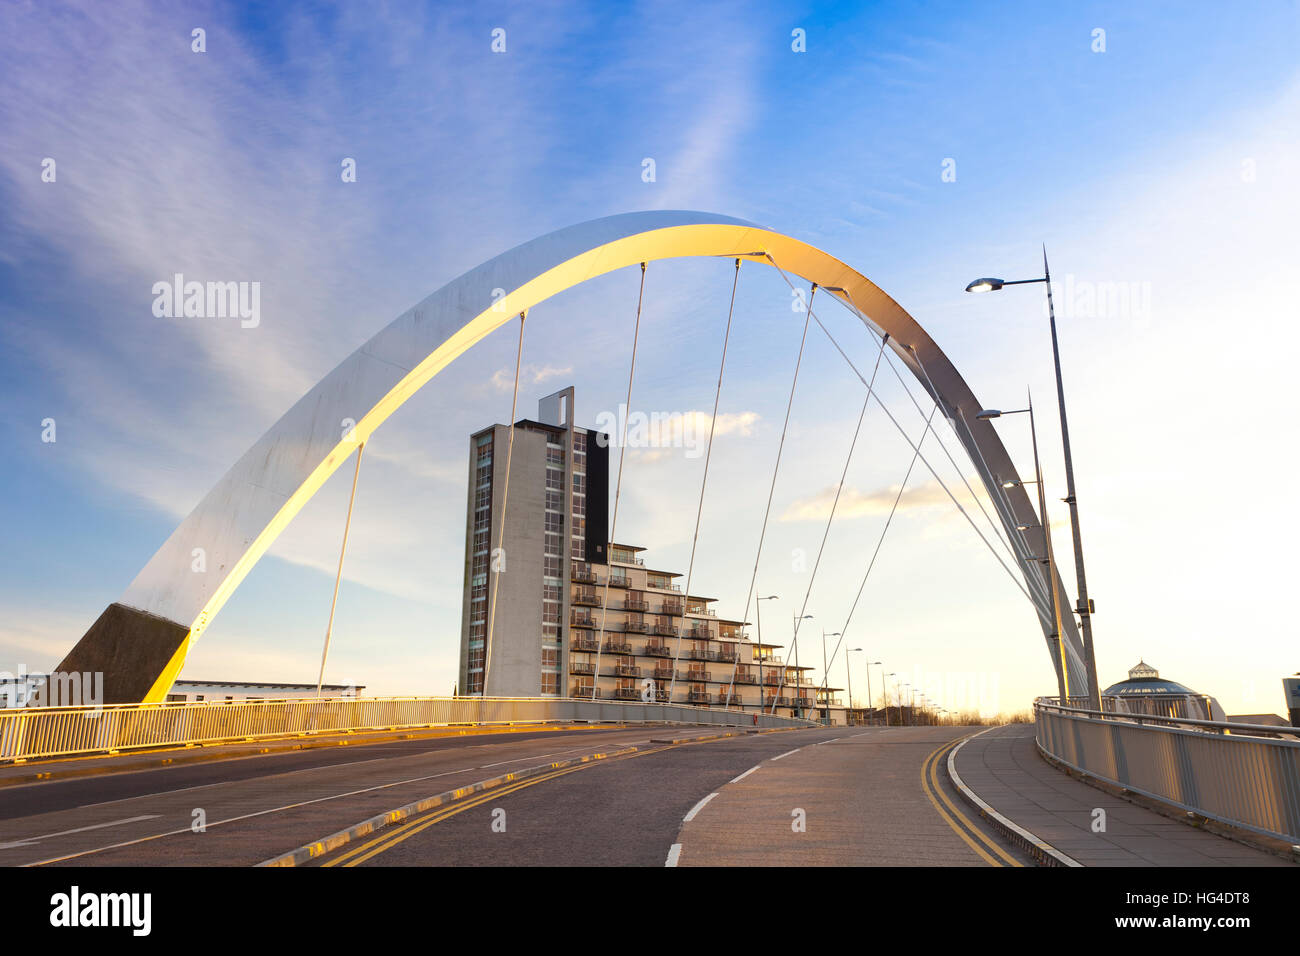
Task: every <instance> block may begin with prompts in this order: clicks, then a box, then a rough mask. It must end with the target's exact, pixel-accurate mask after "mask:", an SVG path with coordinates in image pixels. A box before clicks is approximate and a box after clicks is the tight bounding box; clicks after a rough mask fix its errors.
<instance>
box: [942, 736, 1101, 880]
mask: <svg viewBox="0 0 1300 956" xmlns="http://www.w3.org/2000/svg"><path fill="white" fill-rule="evenodd" d="M993 729H994V728H992V727H990V728H988V730H981V731H980V732H979V733H978V734H971V736H969V737H967V738H966V739H965V740H963V741H962V742H961V743H959V744H958V745H957V746H956V747H953V748H952V750H950V751H948V779H950V780H951V781H952V784H953V786H954V787H956V788H957V792H958V793H960V794H961V795H962V799H964V800H965V801H966V802H967V803H969V804H970V805H971V806H972V807H974V808H975V809H976V810H977V811H979V814H980V816H981V817H983V818H984V819H985V820H987V821H988V822H989V824H990V825H991V826H992V827H993V828H994V829H995V830H997V831H998V833H1000V834H1001V835H1002V837H1003V838H1004V839H1006V840H1009V841H1010V842H1011V843H1014V844H1015V845H1016V846H1018V847H1020V849H1022V850H1024V851H1025V852H1026V853H1028V854H1029V856H1030V857H1031V858H1032V859H1034V860H1035V861H1036V862H1037V863H1038V864H1039V865H1040V866H1068V867H1081V866H1083V864H1082V863H1080V862H1079V861H1078V860H1075V859H1073V858H1072V857H1069V856H1066V855H1065V854H1064V853H1062V852H1061V851H1060V850H1058V849H1056V847H1054V846H1052V845H1051V844H1050V843H1048V842H1047V841H1046V840H1042V839H1040V838H1039V837H1037V836H1035V835H1034V834H1032V833H1030V832H1029V831H1028V830H1026V829H1025V828H1024V827H1022V826H1020V825H1019V824H1017V823H1016V822H1015V821H1014V820H1011V819H1009V818H1007V817H1006V816H1004V815H1003V814H1001V813H999V812H998V811H997V810H995V809H993V808H992V807H991V806H989V805H988V804H987V803H985V802H984V801H983V800H982V799H980V796H979V794H977V793H976V792H975V791H974V790H972V789H971V788H970V787H968V786H967V785H966V783H965V781H963V780H962V778H961V774H959V773H958V772H957V752H958V751H959V750H961V748H962V747H964V746H966V744H968V743H969V742H970V741H972V740H974V739H975V738H976V737H979V736H982V735H983V734H987V733H988V732H989V730H993Z"/></svg>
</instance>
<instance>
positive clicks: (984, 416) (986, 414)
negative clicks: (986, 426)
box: [975, 408, 1002, 422]
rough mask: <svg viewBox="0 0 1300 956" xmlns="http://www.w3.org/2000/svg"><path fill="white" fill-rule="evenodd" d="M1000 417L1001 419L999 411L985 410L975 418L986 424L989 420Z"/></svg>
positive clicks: (995, 409)
mask: <svg viewBox="0 0 1300 956" xmlns="http://www.w3.org/2000/svg"><path fill="white" fill-rule="evenodd" d="M1001 417H1002V412H1001V410H1000V409H997V408H986V409H984V410H983V411H981V412H980V413H979V414H978V415H976V416H975V418H976V419H978V420H979V421H981V422H986V421H988V420H989V419H991V418H1001Z"/></svg>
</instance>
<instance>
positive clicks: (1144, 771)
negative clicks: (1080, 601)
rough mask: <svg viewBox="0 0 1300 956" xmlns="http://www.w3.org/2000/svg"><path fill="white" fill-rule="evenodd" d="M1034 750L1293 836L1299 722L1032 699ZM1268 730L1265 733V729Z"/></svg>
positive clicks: (1299, 824) (1218, 816)
mask: <svg viewBox="0 0 1300 956" xmlns="http://www.w3.org/2000/svg"><path fill="white" fill-rule="evenodd" d="M1034 724H1035V736H1036V739H1037V743H1038V748H1039V749H1040V750H1041V751H1043V753H1044V754H1046V755H1048V756H1049V757H1052V758H1053V759H1055V760H1057V761H1060V762H1061V763H1062V764H1064V765H1066V766H1067V767H1070V768H1071V769H1073V770H1076V771H1078V772H1080V773H1083V774H1085V775H1087V776H1090V777H1094V778H1096V779H1098V780H1101V781H1104V782H1106V783H1109V784H1113V785H1116V786H1120V787H1123V788H1125V789H1127V790H1131V791H1133V792H1134V793H1139V794H1142V795H1143V796H1147V797H1151V798H1152V799H1155V800H1159V801H1162V802H1164V803H1168V804H1172V805H1173V806H1175V807H1178V808H1180V809H1183V810H1188V811H1191V812H1192V813H1196V814H1199V815H1200V816H1203V817H1206V818H1208V819H1211V820H1218V821H1220V822H1221V823H1227V824H1230V825H1232V826H1237V827H1242V828H1244V829H1247V830H1251V831H1253V832H1255V833H1261V834H1264V835H1265V836H1270V837H1274V838H1277V839H1281V840H1286V841H1287V842H1289V843H1292V844H1297V843H1300V739H1285V737H1284V736H1283V735H1289V736H1294V735H1300V728H1296V727H1284V726H1283V727H1277V726H1255V725H1251V724H1235V723H1227V722H1224V721H1214V720H1196V719H1192V718H1187V717H1164V716H1154V715H1151V714H1133V713H1124V712H1116V711H1113V710H1101V711H1097V710H1088V709H1085V708H1082V707H1062V706H1060V705H1059V704H1058V703H1057V702H1056V699H1055V698H1044V699H1040V700H1038V701H1035V703H1034ZM1265 735H1267V736H1265Z"/></svg>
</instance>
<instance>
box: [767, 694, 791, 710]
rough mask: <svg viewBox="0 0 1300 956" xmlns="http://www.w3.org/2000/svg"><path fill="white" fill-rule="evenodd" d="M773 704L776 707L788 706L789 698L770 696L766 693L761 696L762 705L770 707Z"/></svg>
mask: <svg viewBox="0 0 1300 956" xmlns="http://www.w3.org/2000/svg"><path fill="white" fill-rule="evenodd" d="M773 704H775V705H776V706H777V707H789V706H790V698H789V697H772V696H771V695H768V696H767V697H764V698H763V706H764V707H771V706H772V705H773Z"/></svg>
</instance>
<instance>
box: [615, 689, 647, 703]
mask: <svg viewBox="0 0 1300 956" xmlns="http://www.w3.org/2000/svg"><path fill="white" fill-rule="evenodd" d="M614 699H615V700H640V699H641V691H639V690H637V689H636V688H635V687H616V688H614Z"/></svg>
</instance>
